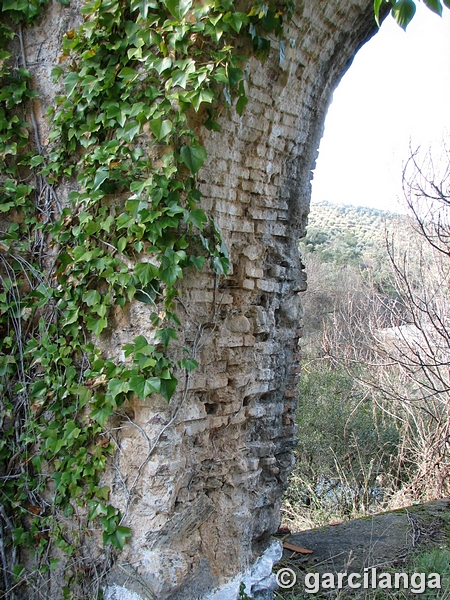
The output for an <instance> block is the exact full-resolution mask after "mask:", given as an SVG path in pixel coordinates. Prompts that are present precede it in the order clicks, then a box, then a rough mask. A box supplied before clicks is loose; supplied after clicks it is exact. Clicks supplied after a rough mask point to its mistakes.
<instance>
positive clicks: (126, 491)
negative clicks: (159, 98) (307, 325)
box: [27, 0, 376, 600]
mask: <svg viewBox="0 0 450 600" xmlns="http://www.w3.org/2000/svg"><path fill="white" fill-rule="evenodd" d="M50 10H51V11H53V12H52V13H51V14H52V15H53V17H48V19H47V27H50V25H51V27H53V29H54V31H53V32H52V34H51V36H50V38H51V39H49V37H47V38H46V39H47V42H46V44H47V45H45V44H44V52H45V51H47V60H46V64H47V66H48V65H49V66H48V68H47V67H41V71H42V72H41V74H40V78H39V81H40V82H41V84H42V82H45V81H48V77H47V75H48V72H49V69H50V68H51V64H52V63H54V62H57V56H58V54H57V53H58V44H57V41H58V38H59V39H60V38H61V35H62V34H63V33H64V31H65V30H67V29H69V28H70V26H73V24H74V23H76V22H77V20H78V19H79V17H78V13H77V12H76V10H74V9H71V10H72V12H71V13H68V12H65V10H67V9H64V8H62V7H61V6H60V5H58V4H57V3H56V2H55V3H54V4H53V5H52V6H51V8H50ZM49 14H50V13H49ZM44 27H45V24H44ZM375 30H376V26H375V23H374V18H373V2H372V0H349V1H348V2H345V3H342V2H340V1H339V0H316V1H315V2H306V1H305V2H302V1H297V4H296V8H295V14H294V17H293V21H292V24H291V25H290V26H289V28H288V36H289V38H290V39H291V40H292V44H290V45H289V44H287V50H286V54H285V57H284V60H283V61H282V62H281V64H280V61H279V53H278V51H277V47H276V46H277V44H276V43H275V44H274V50H273V51H272V53H271V55H270V56H269V58H268V59H267V61H266V62H265V64H264V65H261V64H260V63H259V62H257V61H256V60H252V61H251V62H250V65H249V80H250V83H251V85H250V91H249V97H250V101H249V103H248V106H247V108H246V110H245V112H244V115H243V116H242V117H238V116H237V115H236V114H234V113H232V111H224V112H223V114H222V116H221V123H220V124H221V126H222V133H220V134H218V133H214V132H207V131H204V132H203V133H202V135H203V140H202V141H203V144H204V145H205V147H206V149H207V151H208V161H207V163H206V164H205V166H204V167H203V168H202V170H201V171H200V174H199V177H200V180H201V189H202V192H203V194H204V198H203V208H205V209H206V210H207V211H208V212H209V213H210V214H212V215H213V217H214V219H215V221H216V223H217V225H218V227H219V228H220V230H221V231H222V234H223V236H224V239H225V242H226V244H227V247H228V250H229V253H230V259H231V263H232V271H231V273H230V274H229V276H227V278H226V279H223V278H221V279H220V280H218V279H217V277H216V276H215V275H214V274H212V273H211V272H208V271H207V270H205V271H203V272H201V273H200V274H199V273H197V272H195V273H194V272H192V277H191V278H186V279H185V283H184V289H183V296H182V298H181V300H180V303H179V315H180V318H181V319H182V327H181V328H180V332H179V338H180V340H179V342H180V347H182V346H183V345H186V346H188V347H190V348H192V352H193V355H194V356H195V357H196V359H197V360H198V362H199V364H200V368H199V369H198V370H196V371H195V372H193V373H192V374H191V376H190V377H189V378H188V380H186V381H185V382H181V385H180V389H179V391H178V392H177V394H176V395H175V396H174V398H173V399H172V401H171V403H170V405H167V403H166V402H165V401H164V400H163V399H162V398H159V397H158V396H155V397H152V399H151V401H149V402H147V403H143V402H140V401H136V402H135V403H133V404H132V405H129V406H127V407H125V408H124V410H123V413H122V414H121V415H118V417H117V418H116V419H115V420H114V421H112V422H111V424H110V434H111V436H113V437H114V438H115V440H116V442H117V454H116V457H115V459H114V464H111V466H110V468H109V471H108V474H107V476H106V479H107V480H108V482H109V483H110V485H111V487H112V490H113V497H112V501H113V503H114V504H115V505H117V506H118V507H120V508H121V510H122V511H123V512H124V513H125V515H126V516H125V524H126V525H129V526H130V527H131V528H132V530H133V537H132V538H131V541H130V543H129V544H127V545H126V547H125V549H124V551H123V552H122V553H121V554H120V556H119V558H118V561H117V562H116V563H115V564H114V566H113V568H112V570H111V571H110V573H109V575H108V576H107V580H106V588H105V594H106V596H107V597H108V598H110V599H111V600H112V599H114V598H122V599H127V598H129V599H131V598H152V597H156V598H158V599H161V600H164V599H170V600H175V599H180V600H181V599H183V600H191V599H192V600H193V599H194V598H206V597H207V596H208V595H209V594H211V593H212V591H213V590H214V589H217V588H220V587H221V586H226V584H227V582H229V581H236V576H237V580H239V575H238V574H239V573H243V572H244V571H245V570H246V569H247V568H248V567H249V566H250V565H251V564H252V563H253V562H254V561H255V559H256V558H257V557H258V556H259V555H261V554H262V553H263V552H264V550H265V549H266V548H267V547H268V545H269V543H270V536H271V534H273V533H274V532H275V531H276V529H277V527H278V525H279V520H280V502H281V496H282V493H283V491H284V489H285V488H286V485H287V477H288V475H289V472H290V469H291V466H292V460H293V459H292V455H291V451H292V449H293V448H294V447H295V445H296V425H295V406H296V395H297V389H296V377H297V373H298V359H299V356H298V354H297V341H298V337H299V336H300V335H301V330H300V323H301V317H302V308H301V301H300V295H299V292H301V291H303V290H304V289H305V287H306V275H305V273H304V271H303V266H302V264H301V260H300V257H299V254H298V250H297V240H298V238H299V237H300V236H301V235H303V234H304V231H305V226H306V221H307V214H308V206H309V198H310V179H311V168H312V167H313V165H314V160H315V158H316V154H317V149H318V145H319V140H320V137H321V135H322V130H323V122H324V118H325V114H326V110H327V107H328V105H329V102H330V100H331V94H332V91H333V89H334V88H335V86H336V85H337V83H338V81H339V79H340V77H341V76H342V74H343V73H344V72H345V70H346V68H347V67H348V66H349V64H350V62H351V60H352V57H353V56H354V54H355V52H356V50H357V49H358V47H359V46H360V45H361V44H362V43H363V42H364V41H366V40H367V39H368V38H369V37H370V36H371V35H372V34H373V33H375ZM27 44H28V52H29V54H30V55H32V54H33V52H35V50H34V46H35V43H34V41H33V40H32V39H27ZM41 50H42V46H40V49H39V51H41ZM44 98H45V102H46V103H47V104H50V103H51V100H52V99H51V88H50V87H49V88H47V91H46V95H44ZM44 108H45V107H44ZM39 116H42V115H39ZM41 127H42V130H43V133H44V136H43V137H44V138H45V125H43V124H42V125H41ZM140 334H143V335H147V336H149V337H151V336H152V330H151V327H150V323H149V319H148V314H147V312H146V308H145V307H142V306H139V305H138V304H135V305H132V306H131V307H129V308H128V309H127V310H126V311H124V312H121V313H120V314H119V313H118V314H117V320H116V328H115V329H114V330H113V331H110V332H108V335H106V336H104V337H103V338H102V340H100V343H101V345H102V347H103V348H104V350H105V351H106V352H109V353H110V354H114V353H115V351H116V349H117V348H119V347H120V346H121V345H123V344H125V343H127V342H129V341H131V340H132V339H133V338H134V337H136V336H137V335H140ZM90 552H91V553H93V555H95V557H94V558H95V560H97V566H98V569H101V564H102V561H104V562H105V564H106V561H107V558H108V557H107V556H106V555H105V554H104V552H103V551H102V550H100V549H98V550H95V549H94V550H92V549H91V550H90ZM56 581H57V579H56V578H55V579H54V583H55V585H54V587H53V588H52V583H50V593H51V595H52V596H53V597H54V598H55V600H56V598H59V597H60V586H59V584H56ZM230 589H231V588H230ZM233 589H234V588H233ZM249 592H250V590H247V593H249ZM227 594H228V595H227ZM211 597H212V596H211ZM217 597H219V596H217ZM223 597H226V598H232V597H233V598H234V597H235V593H234V592H232V591H230V592H226V593H225V596H223Z"/></svg>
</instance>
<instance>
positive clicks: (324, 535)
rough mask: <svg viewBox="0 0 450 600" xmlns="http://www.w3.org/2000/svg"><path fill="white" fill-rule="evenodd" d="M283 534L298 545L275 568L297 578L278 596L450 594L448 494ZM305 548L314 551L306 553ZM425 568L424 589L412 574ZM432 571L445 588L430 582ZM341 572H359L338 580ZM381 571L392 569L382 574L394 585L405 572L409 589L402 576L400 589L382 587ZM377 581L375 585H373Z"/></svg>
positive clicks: (289, 578)
mask: <svg viewBox="0 0 450 600" xmlns="http://www.w3.org/2000/svg"><path fill="white" fill-rule="evenodd" d="M284 538H285V539H284V541H285V542H287V544H285V545H288V544H290V545H294V546H298V547H299V548H298V551H293V550H292V547H291V549H288V548H285V550H284V555H283V560H282V562H281V563H280V564H278V565H277V566H276V567H275V569H274V572H278V571H280V569H290V570H291V571H292V572H293V573H295V576H296V579H297V582H296V584H295V585H294V586H292V587H286V588H285V589H280V590H279V592H277V595H276V597H277V598H280V599H281V598H282V599H286V600H287V599H289V600H300V599H303V598H309V597H315V598H367V599H372V598H377V599H380V600H381V599H385V598H417V597H420V598H439V599H441V600H444V599H450V578H449V571H450V568H449V559H450V500H449V499H444V500H436V501H433V502H429V503H427V504H421V505H416V506H411V507H409V508H405V509H401V510H397V511H393V512H388V513H383V514H379V515H375V516H371V517H367V518H364V519H357V520H354V521H348V522H345V523H340V524H337V525H328V526H327V527H322V528H319V529H313V530H309V531H303V532H299V533H291V534H290V535H289V536H288V537H286V536H284ZM300 548H303V551H300ZM307 550H310V551H312V552H311V553H309V554H306V551H307ZM291 571H285V572H284V575H283V577H284V581H281V583H282V584H283V583H284V584H285V585H290V583H291V581H292V577H293V575H292V572H291ZM421 572H423V573H425V582H426V583H425V588H426V589H425V590H424V591H420V590H421V579H420V577H419V576H417V577H416V578H415V579H413V573H421ZM432 572H438V573H439V575H440V576H441V582H440V583H441V589H438V588H433V587H430V585H428V584H429V583H430V582H431V586H432V585H433V584H436V583H437V582H436V579H435V578H434V580H433V579H429V577H431V575H430V574H431V573H432ZM338 573H347V574H350V573H359V574H360V575H359V576H355V577H354V578H353V579H352V580H350V581H349V580H348V575H347V576H342V575H341V582H340V583H339V577H338ZM381 573H388V575H387V576H383V581H384V585H386V586H387V585H388V584H389V578H391V584H392V585H391V588H392V587H394V586H395V573H406V574H407V576H408V586H407V588H406V589H405V588H404V583H405V579H404V578H402V579H400V580H399V584H398V586H397V587H398V588H399V589H390V588H388V587H385V588H381V589H380V585H381V584H380V582H381V579H380V577H381ZM314 574H316V575H314ZM326 574H330V575H326ZM280 577H281V574H280ZM333 578H334V586H333V585H332V584H333ZM373 581H375V582H376V585H375V587H372V582H373ZM349 583H351V584H352V585H349ZM358 583H361V586H360V587H359V588H357V587H356V585H357V584H358ZM338 588H340V589H338ZM367 588H368V589H367Z"/></svg>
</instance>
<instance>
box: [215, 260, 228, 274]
mask: <svg viewBox="0 0 450 600" xmlns="http://www.w3.org/2000/svg"><path fill="white" fill-rule="evenodd" d="M211 267H212V268H213V269H214V271H215V272H216V273H217V274H218V275H226V274H227V273H228V271H229V269H230V261H229V260H228V258H227V257H226V256H220V257H219V256H214V257H213V258H212V259H211Z"/></svg>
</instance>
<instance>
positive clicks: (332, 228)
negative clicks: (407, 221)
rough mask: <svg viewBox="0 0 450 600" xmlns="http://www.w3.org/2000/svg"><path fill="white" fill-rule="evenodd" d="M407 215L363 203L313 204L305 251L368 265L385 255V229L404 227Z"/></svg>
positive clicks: (331, 259) (302, 244) (345, 262)
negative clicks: (351, 204)
mask: <svg viewBox="0 0 450 600" xmlns="http://www.w3.org/2000/svg"><path fill="white" fill-rule="evenodd" d="M402 221H403V222H404V216H400V215H397V214H394V213H390V212H386V211H382V210H378V209H375V208H368V207H363V206H350V205H348V206H347V205H336V204H331V203H329V202H326V201H324V202H321V203H319V204H312V205H311V212H310V214H309V218H308V227H307V235H306V237H305V238H304V239H302V240H301V241H300V250H301V251H302V253H303V254H309V253H315V254H316V255H317V257H318V258H319V259H320V260H321V262H326V263H334V264H337V265H339V266H344V265H348V264H349V263H351V264H359V265H360V266H361V267H363V268H364V267H366V266H368V265H369V264H371V263H372V262H373V260H375V259H376V260H377V262H379V260H380V253H381V254H382V255H383V256H385V253H384V247H385V239H386V232H387V231H389V229H390V228H391V227H392V225H393V224H395V227H396V229H398V228H399V227H400V228H402V227H403V225H402Z"/></svg>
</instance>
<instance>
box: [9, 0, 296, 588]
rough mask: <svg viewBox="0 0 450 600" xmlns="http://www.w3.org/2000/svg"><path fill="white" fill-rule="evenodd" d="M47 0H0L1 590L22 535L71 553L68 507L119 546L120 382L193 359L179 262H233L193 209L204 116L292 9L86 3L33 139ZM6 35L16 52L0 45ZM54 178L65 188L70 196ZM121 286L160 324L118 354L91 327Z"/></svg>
mask: <svg viewBox="0 0 450 600" xmlns="http://www.w3.org/2000/svg"><path fill="white" fill-rule="evenodd" d="M66 3H67V2H62V4H66ZM44 5H45V2H44V1H41V0H26V1H23V2H22V1H19V2H16V1H14V2H13V1H12V0H2V1H1V2H0V10H1V21H0V48H2V50H0V183H1V188H0V281H1V289H0V376H1V382H0V394H1V412H0V427H1V430H2V437H1V439H0V460H1V461H2V467H1V478H2V485H1V491H0V494H1V496H0V497H1V501H0V506H1V510H0V524H1V531H0V534H1V535H2V538H3V540H4V541H3V546H2V548H3V551H2V562H5V561H6V563H7V564H4V565H3V572H4V584H5V588H6V589H10V588H12V587H13V586H14V585H17V584H18V583H20V582H30V581H31V580H32V578H33V574H32V573H29V572H27V570H26V569H25V567H24V566H23V565H21V564H20V556H21V552H20V550H21V548H27V551H30V550H31V551H33V552H34V553H35V556H36V561H37V564H38V566H39V569H38V572H40V573H41V574H42V573H43V572H45V571H46V570H49V569H53V568H56V566H57V563H58V560H57V559H55V558H52V553H51V548H52V546H53V545H55V546H57V547H58V548H59V549H60V550H62V551H64V552H65V553H66V554H67V555H68V556H69V557H70V556H72V557H73V556H76V552H77V548H76V539H75V538H74V536H71V535H69V533H68V532H67V528H66V526H65V525H64V523H65V522H66V521H67V517H69V518H75V516H74V515H75V510H76V509H77V507H78V506H79V507H81V508H82V509H83V510H84V509H85V508H86V509H87V511H86V518H87V521H88V522H89V521H91V522H92V521H95V522H97V523H98V524H100V525H101V527H102V528H103V543H104V544H105V545H106V546H108V545H112V546H114V547H115V548H117V549H118V550H121V549H122V548H123V546H124V544H125V543H126V541H127V539H128V538H129V537H130V535H131V531H130V529H129V528H128V527H126V525H125V524H124V515H122V514H121V513H120V512H119V510H118V509H117V508H115V507H114V506H113V505H112V504H111V503H110V500H109V496H110V490H109V489H108V487H107V486H105V485H102V483H101V475H102V473H103V472H104V470H105V468H106V464H107V461H108V460H109V457H110V456H111V455H112V454H113V452H114V446H113V443H112V442H111V440H110V439H109V438H108V437H107V436H105V435H104V432H105V425H106V424H107V420H108V419H109V418H111V417H113V415H114V414H115V413H116V412H117V410H118V409H119V408H120V406H121V405H122V404H123V403H124V402H125V401H127V400H131V399H132V398H133V397H138V398H140V399H141V400H143V401H149V398H150V397H151V395H152V394H154V393H158V394H160V395H162V396H163V397H164V398H165V399H166V400H167V401H168V402H169V401H170V400H171V398H172V396H173V394H174V392H175V389H176V387H177V378H176V372H177V371H180V370H181V371H182V370H185V371H188V372H189V371H191V370H192V369H195V368H196V366H197V363H196V361H195V358H194V357H192V356H190V354H189V349H186V351H185V353H184V358H182V359H181V360H178V361H177V360H176V358H175V354H174V352H173V350H172V341H173V340H176V339H177V327H178V326H179V325H180V321H179V319H178V316H177V310H176V308H177V304H176V298H177V297H178V295H179V287H180V282H181V280H182V279H183V277H184V274H185V273H186V270H187V269H197V270H201V269H203V268H207V267H208V268H210V269H211V270H212V271H213V272H215V273H216V274H217V275H218V276H220V275H223V274H226V273H227V270H228V268H229V260H228V256H227V252H226V248H225V246H224V243H223V241H222V238H221V235H220V232H219V230H218V229H217V227H216V225H215V223H214V222H213V220H212V219H211V217H210V216H209V215H207V214H206V213H205V211H204V210H203V209H202V208H201V193H200V191H199V189H198V186H197V175H198V172H199V170H200V169H201V167H202V165H203V164H204V163H205V160H206V158H207V156H206V150H205V148H204V147H203V145H202V144H201V141H200V137H199V130H200V128H201V127H205V128H206V129H209V130H214V131H218V132H219V131H220V124H219V122H218V120H217V115H218V113H219V111H221V110H223V107H224V106H225V107H227V106H228V107H230V109H231V108H234V109H235V110H236V111H237V112H238V114H242V112H243V111H244V109H245V106H246V104H247V101H248V99H247V89H248V85H249V81H248V77H247V72H246V63H247V61H248V59H249V57H250V56H252V55H255V56H257V57H258V58H260V59H261V60H264V59H265V57H266V56H267V54H268V52H269V50H270V41H269V37H271V38H272V39H273V38H274V37H278V38H281V37H282V35H283V22H284V21H285V20H286V18H288V17H289V13H290V10H291V6H290V5H289V3H287V4H286V3H285V2H282V3H280V4H277V2H276V1H272V0H270V1H268V2H264V1H262V0H256V1H255V2H252V3H248V4H246V3H234V2H233V1H232V0H205V1H203V2H202V3H195V2H193V1H192V0H89V1H87V2H86V3H85V4H84V5H83V6H82V8H81V12H82V14H83V17H84V22H83V24H82V25H80V26H79V27H77V28H76V29H71V30H69V31H67V32H66V33H65V36H64V40H63V46H62V48H61V60H60V61H59V64H58V65H55V66H54V67H53V70H52V77H53V80H54V84H55V85H56V86H60V90H61V93H60V95H59V96H57V97H56V101H55V104H54V106H52V107H51V108H50V110H49V113H48V117H49V119H50V120H51V122H52V132H51V135H50V143H49V145H48V146H47V147H42V144H41V142H40V140H39V133H38V128H37V127H36V124H35V123H34V120H33V119H34V117H33V110H32V104H33V101H34V99H35V97H36V92H35V91H34V89H33V87H34V86H33V85H32V73H31V72H30V71H29V70H28V69H27V65H26V56H25V51H24V45H23V29H24V28H26V27H33V25H34V24H35V22H36V21H37V19H38V18H39V15H40V13H41V11H42V9H43V7H44ZM269 34H270V35H269ZM13 40H15V41H16V42H17V44H18V46H19V47H20V49H21V52H20V56H19V60H18V61H15V60H14V57H13V56H12V55H11V53H10V52H9V51H8V47H9V46H10V44H11V42H12V41H13ZM17 44H16V46H17ZM282 48H283V44H282V43H281V42H280V52H281V49H282ZM193 117H195V118H193ZM61 182H70V188H71V189H72V191H71V192H70V194H69V198H68V201H67V202H65V203H61V201H60V199H59V198H58V193H57V192H58V186H59V185H60V184H61ZM130 302H142V303H144V304H147V305H148V306H149V307H151V308H150V310H151V322H152V325H153V327H154V331H155V334H154V337H153V339H152V340H148V339H146V338H145V337H144V336H138V337H137V338H135V339H134V340H132V341H131V342H130V343H128V344H126V345H125V346H124V347H123V349H122V351H123V354H124V356H125V359H126V360H125V361H124V362H119V361H117V360H114V359H113V358H111V357H108V356H105V355H103V354H102V353H101V352H100V350H99V347H98V344H97V343H96V339H97V338H98V336H101V335H102V333H103V332H105V331H106V330H107V329H108V328H109V327H111V325H112V320H111V319H112V317H111V315H112V313H113V311H114V310H120V309H123V308H125V307H126V306H127V305H128V304H129V303H130ZM77 510H78V509H77ZM83 510H82V511H81V512H82V513H83ZM14 579H15V580H16V583H14ZM68 597H69V596H68Z"/></svg>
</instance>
